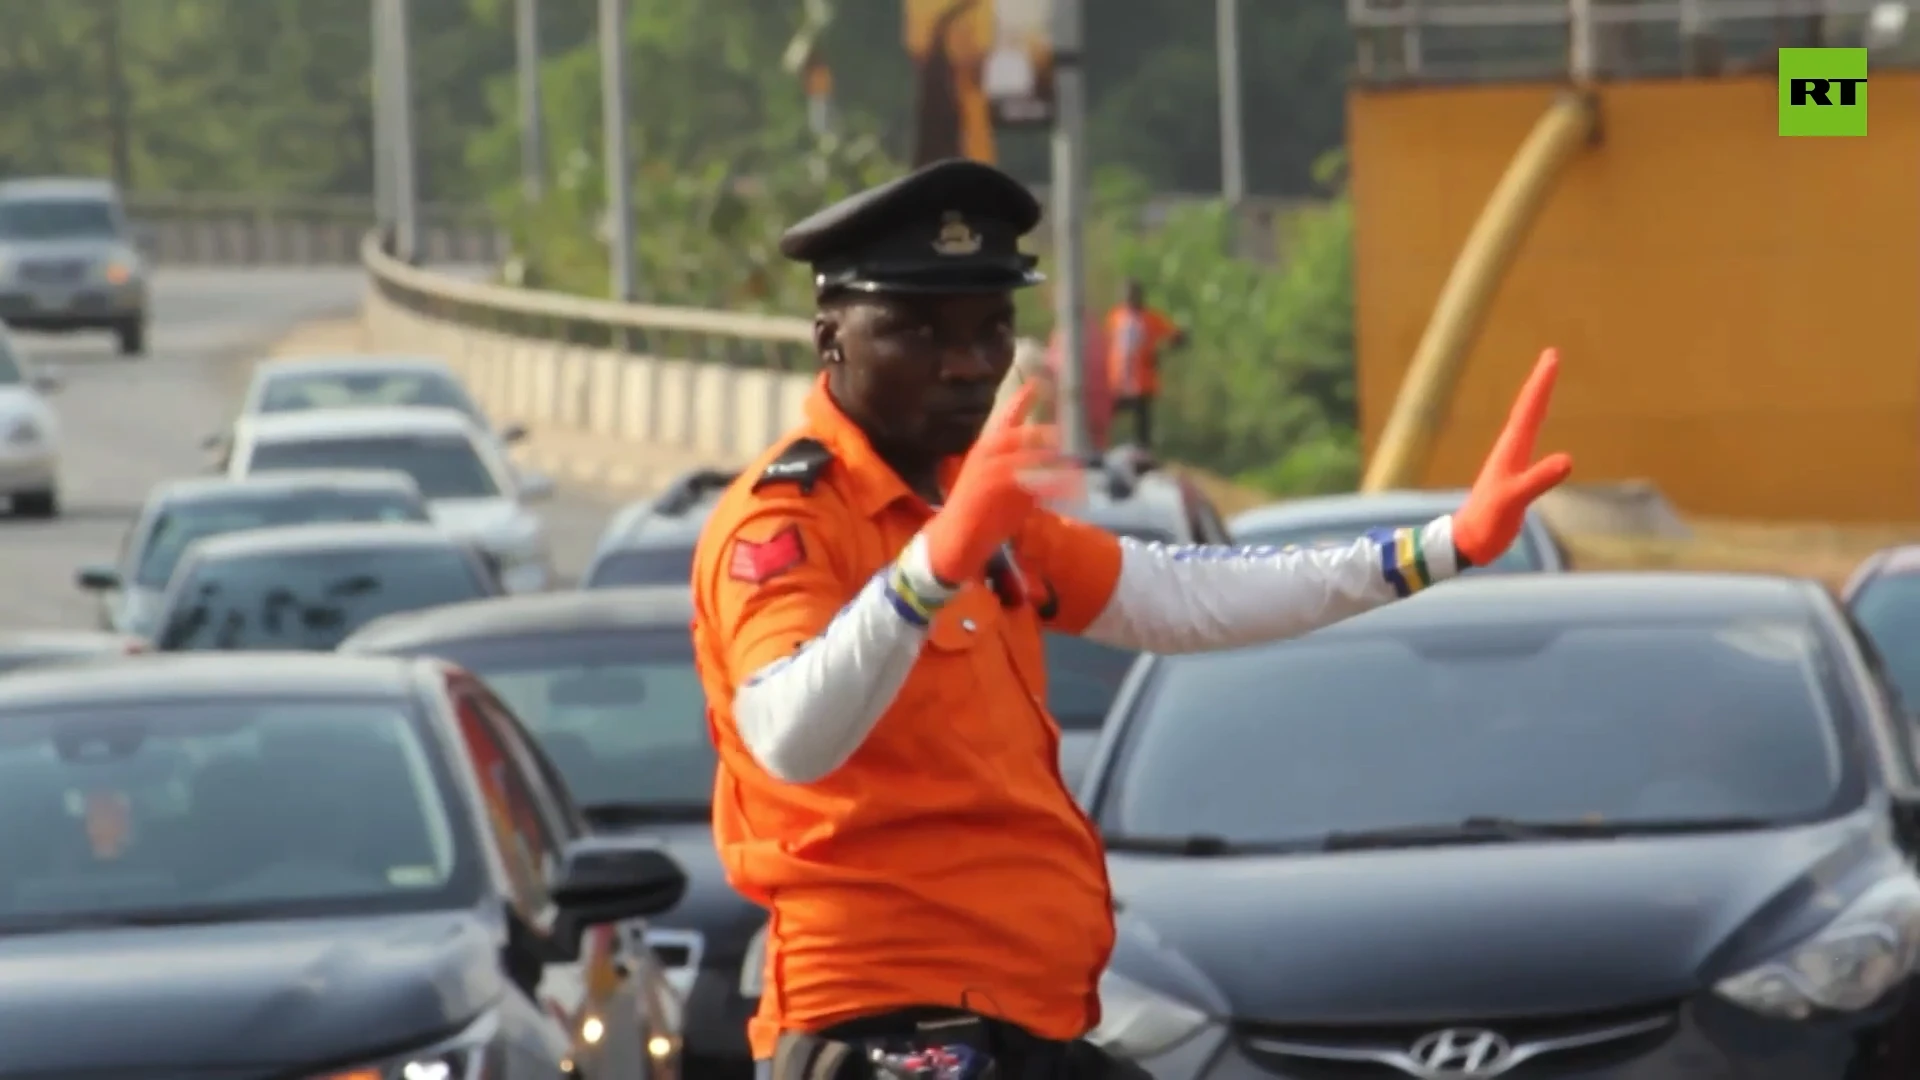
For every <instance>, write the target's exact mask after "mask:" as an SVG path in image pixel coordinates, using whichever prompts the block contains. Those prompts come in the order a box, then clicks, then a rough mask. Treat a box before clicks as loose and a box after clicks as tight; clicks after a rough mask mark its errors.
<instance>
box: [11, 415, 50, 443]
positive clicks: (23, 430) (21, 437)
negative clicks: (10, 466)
mask: <svg viewBox="0 0 1920 1080" xmlns="http://www.w3.org/2000/svg"><path fill="white" fill-rule="evenodd" d="M46 435H47V433H46V432H45V431H44V430H43V429H42V428H41V427H40V425H39V423H38V422H36V421H34V420H33V419H31V418H30V417H24V416H23V417H21V418H20V419H18V420H15V421H13V422H12V423H10V424H8V425H7V444H8V445H10V446H33V445H36V444H38V443H39V442H40V441H41V440H43V439H45V438H46Z"/></svg>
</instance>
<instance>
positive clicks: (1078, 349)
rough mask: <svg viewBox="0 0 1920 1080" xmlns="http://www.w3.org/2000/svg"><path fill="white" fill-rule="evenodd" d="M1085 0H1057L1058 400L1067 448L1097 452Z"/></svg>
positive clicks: (1055, 303)
mask: <svg viewBox="0 0 1920 1080" xmlns="http://www.w3.org/2000/svg"><path fill="white" fill-rule="evenodd" d="M1080 4H1081V0H1053V110H1054V111H1053V182H1052V184H1050V185H1049V187H1050V188H1051V195H1052V197H1053V200H1052V201H1053V206H1052V207H1051V210H1052V212H1053V249H1054V254H1053V261H1054V270H1055V272H1056V274H1057V277H1056V278H1055V281H1054V286H1053V319H1054V325H1055V326H1056V327H1057V328H1058V330H1059V333H1060V388H1059V390H1060V392H1059V397H1058V400H1057V401H1056V402H1055V403H1054V408H1055V418H1056V420H1057V421H1058V422H1059V424H1060V431H1061V436H1062V440H1063V441H1064V443H1065V449H1066V451H1067V452H1068V453H1069V454H1071V455H1073V456H1075V457H1081V458H1085V457H1088V456H1090V455H1091V454H1092V452H1093V449H1094V448H1093V445H1092V443H1093V439H1092V434H1091V432H1090V431H1089V429H1088V426H1087V402H1086V390H1085V388H1086V385H1087V381H1086V364H1087V356H1086V347H1087V296H1086V291H1087V275H1086V245H1085V239H1086V238H1085V232H1086V230H1085V227H1084V224H1085V223H1084V221H1083V220H1082V213H1083V208H1082V206H1081V202H1082V200H1083V198H1084V196H1085V194H1086V192H1085V188H1086V183H1087V177H1086V123H1087V99H1086V81H1085V80H1086V72H1085V69H1084V68H1083V67H1082V66H1081V55H1080V51H1081V47H1082V43H1083V40H1084V34H1083V25H1082V22H1081V9H1080Z"/></svg>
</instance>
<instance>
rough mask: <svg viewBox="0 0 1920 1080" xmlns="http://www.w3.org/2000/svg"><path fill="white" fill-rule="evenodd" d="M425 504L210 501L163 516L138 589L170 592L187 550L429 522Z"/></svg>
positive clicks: (315, 495)
mask: <svg viewBox="0 0 1920 1080" xmlns="http://www.w3.org/2000/svg"><path fill="white" fill-rule="evenodd" d="M425 520H427V511H426V507H425V506H423V505H422V504H421V502H420V500H419V499H416V498H413V497H412V496H410V495H405V494H401V493H398V492H382V491H367V492H354V491H298V492H288V493H287V494H286V495H284V496H277V497H274V498H251V499H207V500H203V501H197V502H187V503H182V504H181V505H179V506H174V507H169V508H167V509H165V510H162V511H160V513H159V515H158V516H156V517H155V518H154V521H153V529H152V531H151V532H150V533H149V534H148V536H147V543H146V550H145V551H144V552H143V553H142V555H141V556H140V565H139V569H138V570H137V572H136V573H135V575H134V581H135V583H136V584H138V585H141V586H143V587H145V588H149V589H160V588H165V587H166V584H167V581H168V580H169V579H170V578H172V577H173V570H174V567H176V566H178V565H179V563H180V556H181V555H182V554H184V553H185V552H186V550H187V545H189V544H191V543H193V542H194V541H195V540H202V539H205V538H207V537H209V536H219V535H222V534H224V533H231V532H239V531H241V530H243V529H261V528H268V527H271V526H276V525H319V524H325V523H328V522H352V521H425Z"/></svg>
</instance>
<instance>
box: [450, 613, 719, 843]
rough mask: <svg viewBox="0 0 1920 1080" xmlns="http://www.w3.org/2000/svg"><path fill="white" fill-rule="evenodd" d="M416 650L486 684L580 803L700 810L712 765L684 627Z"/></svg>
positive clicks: (707, 798) (708, 792)
mask: <svg viewBox="0 0 1920 1080" xmlns="http://www.w3.org/2000/svg"><path fill="white" fill-rule="evenodd" d="M420 651H423V652H428V653H431V654H432V655H434V656H437V657H440V658H441V659H444V660H450V661H452V662H454V663H456V664H459V665H460V666H461V667H463V668H466V669H467V670H468V671H471V672H473V673H474V674H476V675H478V676H480V677H481V678H482V679H483V680H485V681H486V683H487V685H488V686H490V687H492V688H493V692H494V693H496V694H498V695H500V698H501V700H503V701H505V702H506V703H507V705H508V706H509V707H511V708H512V709H513V711H514V713H515V715H517V716H519V717H520V720H521V722H523V723H525V724H526V725H527V728H528V730H529V731H531V732H532V733H533V735H534V737H535V738H536V739H538V740H539V742H540V746H541V748H542V749H543V750H545V751H546V754H547V757H548V759H550V760H551V761H552V762H553V764H554V767H555V768H557V769H559V770H560V774H561V776H562V777H564V778H565V779H566V782H567V787H568V788H569V789H570V790H571V791H572V792H573V797H574V800H575V801H576V802H578V803H579V804H580V805H581V806H584V807H589V808H591V807H593V806H595V805H604V804H608V803H620V804H628V805H633V804H644V805H648V806H657V807H662V808H667V809H673V808H683V809H684V808H695V809H697V810H698V811H699V812H700V813H701V814H702V815H704V814H705V812H706V808H707V806H708V805H709V804H710V802H711V799H712V795H713V773H714V769H715V767H716V766H717V764H718V761H717V759H716V758H715V756H714V751H713V742H712V739H711V737H710V736H709V734H708V732H707V699H706V694H705V692H704V691H703V690H702V689H701V687H700V676H699V674H698V673H697V672H695V670H694V666H693V641H692V639H691V637H690V636H689V635H688V634H687V631H686V628H685V627H684V626H678V627H673V628H666V629H658V630H647V629H620V630H591V631H589V630H577V631H561V632H543V633H538V634H527V635H524V636H512V637H491V638H477V639H473V640H467V641H450V642H444V643H440V644H436V645H433V646H430V647H427V648H424V649H422V650H420Z"/></svg>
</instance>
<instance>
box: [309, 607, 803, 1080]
mask: <svg viewBox="0 0 1920 1080" xmlns="http://www.w3.org/2000/svg"><path fill="white" fill-rule="evenodd" d="M692 618H693V604H692V600H691V598H690V594H689V590H688V588H687V586H685V585H667V586H654V587H651V588H639V589H603V590H596V591H593V592H578V591H569V592H555V593H546V594H542V595H538V596H514V597H505V598H501V599H495V600H477V601H473V602H471V603H465V604H452V605H449V606H447V607H441V608H432V609H429V610H425V611H416V612H408V613H406V614H399V615H389V616H387V617H385V618H381V619H377V620H375V621H373V622H371V623H368V624H367V625H366V626H363V627H361V629H360V630H359V631H358V632H356V633H355V634H354V635H353V636H352V637H350V638H348V639H347V640H346V641H344V642H342V643H341V644H340V646H339V650H340V651H341V652H343V653H354V654H376V655H385V656H431V657H435V658H437V659H440V660H444V661H447V662H450V663H453V664H455V665H457V666H459V667H460V668H461V669H463V670H466V671H469V672H472V673H473V674H474V675H477V676H478V677H479V678H480V679H482V680H483V681H485V682H486V684H487V685H488V686H489V687H491V688H492V689H493V691H494V693H496V694H498V695H499V696H500V698H501V700H503V701H505V702H506V703H507V705H508V706H509V707H510V708H512V710H513V711H514V713H515V715H517V716H519V717H520V719H521V720H522V722H524V723H525V724H526V726H527V729H528V730H529V731H530V732H531V733H532V735H533V737H534V739H535V740H536V741H538V742H539V744H540V747H541V749H542V750H543V751H544V752H545V754H546V756H547V757H548V758H549V759H550V760H552V762H553V763H554V766H555V768H557V769H558V770H559V772H560V775H561V777H562V778H564V779H565V781H566V784H567V787H568V789H569V790H570V791H571V792H572V793H573V797H574V799H575V801H576V802H578V803H579V804H580V808H581V813H582V814H584V815H585V817H586V819H587V821H588V822H590V823H592V824H593V825H595V826H596V827H598V828H600V829H602V830H605V831H607V832H609V833H612V834H615V835H625V834H628V833H631V832H635V831H638V832H642V833H645V834H646V835H649V836H654V837H657V838H659V839H660V840H661V841H662V843H663V844H664V845H665V847H666V850H667V851H669V852H671V853H672V854H673V856H674V858H675V859H676V860H677V861H678V862H679V863H680V865H681V866H682V868H684V869H685V870H686V873H687V879H688V886H687V892H686V896H685V897H684V898H683V899H682V900H681V901H680V903H678V904H677V905H675V906H674V907H673V908H671V909H669V910H667V911H664V912H661V913H658V914H656V915H654V916H652V917H650V918H649V919H648V920H647V924H646V926H645V929H644V934H643V935H642V936H641V937H640V938H639V940H638V941H637V942H635V944H636V945H638V946H644V947H645V948H647V949H649V950H651V951H652V953H653V954H654V955H655V956H657V957H658V958H659V960H660V961H661V963H662V964H663V965H664V966H665V968H666V971H667V973H668V976H669V978H670V979H671V980H672V981H673V984H674V986H675V987H676V989H678V990H679V991H680V992H681V993H682V995H683V997H684V1000H685V1004H686V1014H685V1020H684V1022H683V1028H684V1036H685V1040H686V1042H685V1046H684V1049H683V1055H684V1056H683V1063H684V1066H685V1070H686V1073H687V1075H688V1076H689V1077H690V1078H693V1080H744V1078H748V1077H751V1076H752V1075H753V1058H752V1055H751V1053H750V1052H749V1051H748V1049H747V1040H746V1024H747V1020H748V1018H749V1017H750V1016H751V1014H752V1012H753V1006H754V1002H753V1001H752V1000H750V999H747V998H744V997H742V996H741V995H740V991H739V971H740V961H741V958H742V957H743V956H744V955H745V952H746V949H747V945H748V943H749V942H750V941H751V940H752V938H753V935H754V932H755V931H756V930H757V929H758V928H759V927H760V925H761V924H762V923H763V922H764V921H765V919H766V913H765V911H763V910H762V909H761V908H759V907H758V906H756V905H754V904H753V903H752V902H750V901H748V900H747V899H746V898H745V897H743V896H741V895H740V894H738V893H736V892H734V890H733V888H732V887H731V886H729V885H728V884H727V880H726V874H725V872H724V871H723V869H722V868H721V865H720V860H719V856H718V854H717V853H716V852H715V850H714V843H713V824H712V817H713V809H712V798H713V775H714V769H715V767H716V766H717V764H718V761H717V758H716V756H715V754H714V750H713V743H712V740H711V738H710V736H709V735H708V732H707V714H706V697H705V694H704V693H703V692H702V689H701V686H700V677H699V675H698V673H697V672H696V671H695V670H694V665H693V642H692V639H691V637H690V635H689V634H688V633H687V626H688V623H689V622H690V621H691V620H692Z"/></svg>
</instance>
